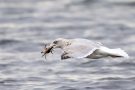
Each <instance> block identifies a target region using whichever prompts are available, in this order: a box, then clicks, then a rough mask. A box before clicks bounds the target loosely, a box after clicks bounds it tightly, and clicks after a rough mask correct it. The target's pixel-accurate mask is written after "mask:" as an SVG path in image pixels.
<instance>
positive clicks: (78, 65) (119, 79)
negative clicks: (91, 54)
mask: <svg viewBox="0 0 135 90" xmlns="http://www.w3.org/2000/svg"><path fill="white" fill-rule="evenodd" d="M59 37H63V38H86V39H90V40H95V41H99V42H102V43H103V44H104V45H106V46H108V47H110V48H122V49H124V50H125V51H126V52H127V53H128V54H129V55H130V57H131V58H129V59H124V58H117V59H112V58H103V59H97V60H94V59H85V58H84V59H68V60H63V61H62V60H60V54H61V52H59V51H58V52H57V51H55V52H54V54H49V55H48V56H47V60H45V59H44V57H41V53H40V52H41V50H42V49H43V47H44V43H48V42H50V41H52V40H54V39H56V38H59ZM134 52H135V0H123V1H122V0H0V90H135V53H134Z"/></svg>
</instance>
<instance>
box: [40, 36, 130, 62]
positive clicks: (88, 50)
mask: <svg viewBox="0 0 135 90" xmlns="http://www.w3.org/2000/svg"><path fill="white" fill-rule="evenodd" d="M55 48H60V49H62V51H63V54H62V55H61V59H62V60H63V59H68V58H78V59H79V58H90V59H99V58H104V57H112V58H116V57H124V58H129V56H128V54H127V53H126V52H125V51H124V50H122V49H120V48H116V49H110V48H107V47H105V46H104V45H103V44H101V43H100V42H95V41H91V40H88V39H81V38H76V39H64V38H58V39H56V40H54V41H53V42H51V43H50V44H48V45H47V47H45V48H44V50H43V51H42V53H44V55H45V56H46V54H49V53H52V51H53V50H54V49H55Z"/></svg>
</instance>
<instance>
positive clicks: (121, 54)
mask: <svg viewBox="0 0 135 90" xmlns="http://www.w3.org/2000/svg"><path fill="white" fill-rule="evenodd" d="M100 52H101V53H102V54H108V56H111V57H124V58H129V55H128V54H127V53H126V52H125V51H124V50H122V49H120V48H116V49H109V48H107V47H101V48H100Z"/></svg>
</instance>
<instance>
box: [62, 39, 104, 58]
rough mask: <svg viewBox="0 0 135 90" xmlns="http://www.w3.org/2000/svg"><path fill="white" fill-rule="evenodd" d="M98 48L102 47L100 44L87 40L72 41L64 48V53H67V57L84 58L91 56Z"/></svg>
mask: <svg viewBox="0 0 135 90" xmlns="http://www.w3.org/2000/svg"><path fill="white" fill-rule="evenodd" d="M100 46H102V44H101V43H98V42H94V41H90V40H87V39H72V40H71V45H69V46H67V47H65V48H64V52H66V53H68V56H69V57H73V58H84V57H86V56H88V55H90V54H92V53H93V52H94V51H95V50H96V49H98V48H99V47H100Z"/></svg>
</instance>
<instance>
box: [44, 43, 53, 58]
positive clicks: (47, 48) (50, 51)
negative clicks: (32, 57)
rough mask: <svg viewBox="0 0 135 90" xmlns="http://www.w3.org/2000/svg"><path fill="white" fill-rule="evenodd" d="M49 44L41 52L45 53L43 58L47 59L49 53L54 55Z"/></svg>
mask: <svg viewBox="0 0 135 90" xmlns="http://www.w3.org/2000/svg"><path fill="white" fill-rule="evenodd" d="M47 45H48V44H45V46H44V49H43V51H41V53H43V55H42V57H43V56H45V59H46V55H47V54H49V53H52V54H53V52H52V51H53V46H50V47H47Z"/></svg>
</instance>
